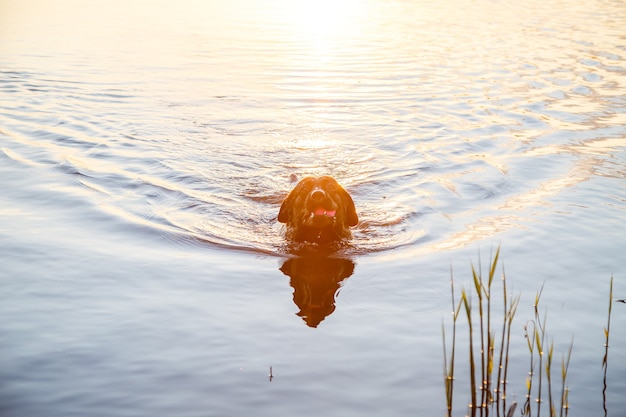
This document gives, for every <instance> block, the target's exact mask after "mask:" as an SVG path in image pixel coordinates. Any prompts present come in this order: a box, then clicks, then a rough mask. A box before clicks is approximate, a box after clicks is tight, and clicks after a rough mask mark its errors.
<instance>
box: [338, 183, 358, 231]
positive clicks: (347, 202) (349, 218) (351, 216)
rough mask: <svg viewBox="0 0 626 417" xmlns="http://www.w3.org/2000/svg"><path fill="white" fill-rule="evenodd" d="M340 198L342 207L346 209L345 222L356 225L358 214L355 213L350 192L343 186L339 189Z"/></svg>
mask: <svg viewBox="0 0 626 417" xmlns="http://www.w3.org/2000/svg"><path fill="white" fill-rule="evenodd" d="M341 199H342V200H343V204H344V208H345V210H346V224H347V225H348V226H356V225H357V223H358V222H359V216H358V215H357V214H356V207H354V201H352V197H350V194H348V192H347V191H346V190H344V189H343V188H342V189H341Z"/></svg>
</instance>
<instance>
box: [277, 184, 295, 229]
mask: <svg viewBox="0 0 626 417" xmlns="http://www.w3.org/2000/svg"><path fill="white" fill-rule="evenodd" d="M294 191H296V190H295V189H294V190H293V191H291V192H290V193H289V195H288V196H287V197H285V199H284V200H283V203H282V204H281V205H280V210H279V211H278V221H279V222H281V223H288V222H289V219H290V218H291V207H292V206H293V200H294V199H295V198H296V197H295V194H294Z"/></svg>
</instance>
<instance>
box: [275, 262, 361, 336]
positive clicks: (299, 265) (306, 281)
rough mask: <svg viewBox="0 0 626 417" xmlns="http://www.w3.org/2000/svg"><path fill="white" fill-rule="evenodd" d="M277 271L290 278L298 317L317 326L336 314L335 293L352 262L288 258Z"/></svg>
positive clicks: (347, 274) (347, 275) (352, 268)
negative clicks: (333, 313)
mask: <svg viewBox="0 0 626 417" xmlns="http://www.w3.org/2000/svg"><path fill="white" fill-rule="evenodd" d="M280 270H281V271H282V272H283V273H284V274H285V275H288V276H289V277H290V278H291V282H290V284H291V286H292V287H293V301H294V303H295V304H296V305H297V306H298V308H299V309H300V311H299V312H298V316H300V317H302V319H303V320H304V322H305V323H306V324H307V326H309V327H317V326H318V325H319V324H320V323H321V322H322V320H324V319H325V318H326V317H328V316H329V315H330V314H332V312H333V311H335V294H337V291H338V290H339V287H340V286H341V281H343V280H344V279H346V278H348V277H349V276H350V275H352V272H353V271H354V263H353V262H352V261H350V260H347V259H339V258H327V257H304V258H291V259H287V261H285V263H284V264H283V265H282V267H281V268H280Z"/></svg>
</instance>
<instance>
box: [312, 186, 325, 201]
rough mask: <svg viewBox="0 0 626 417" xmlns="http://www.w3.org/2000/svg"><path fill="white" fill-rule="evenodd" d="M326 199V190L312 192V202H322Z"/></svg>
mask: <svg viewBox="0 0 626 417" xmlns="http://www.w3.org/2000/svg"><path fill="white" fill-rule="evenodd" d="M325 198H326V193H325V192H324V190H320V189H319V188H318V189H315V190H313V191H312V192H311V200H313V201H318V202H319V201H322V200H324V199H325Z"/></svg>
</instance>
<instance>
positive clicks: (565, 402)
mask: <svg viewBox="0 0 626 417" xmlns="http://www.w3.org/2000/svg"><path fill="white" fill-rule="evenodd" d="M573 348H574V338H573V337H572V341H571V342H570V344H569V350H568V351H567V359H565V354H564V355H563V358H562V359H561V412H560V414H559V416H560V417H563V412H565V417H567V414H568V411H569V388H567V385H566V381H567V370H568V368H569V362H570V359H571V358H572V349H573Z"/></svg>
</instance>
